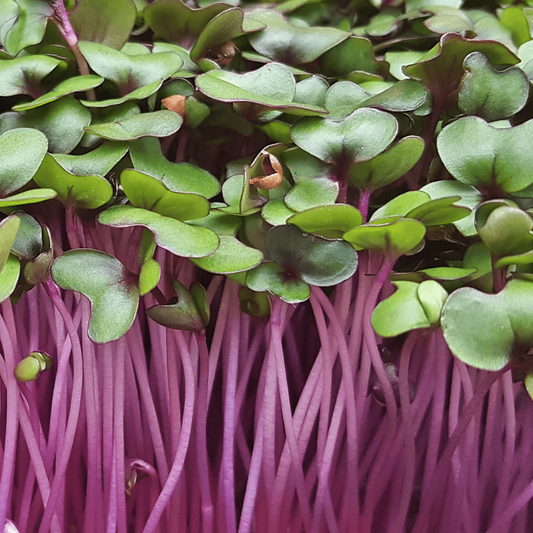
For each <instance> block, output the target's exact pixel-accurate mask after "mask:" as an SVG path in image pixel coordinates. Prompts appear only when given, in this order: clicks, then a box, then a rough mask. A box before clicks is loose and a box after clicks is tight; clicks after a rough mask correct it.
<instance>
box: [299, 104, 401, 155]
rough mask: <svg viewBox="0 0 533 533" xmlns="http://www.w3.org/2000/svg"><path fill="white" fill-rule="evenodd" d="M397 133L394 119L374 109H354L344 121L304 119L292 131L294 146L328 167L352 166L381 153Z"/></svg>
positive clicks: (316, 118) (315, 118)
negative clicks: (349, 164) (329, 165)
mask: <svg viewBox="0 0 533 533" xmlns="http://www.w3.org/2000/svg"><path fill="white" fill-rule="evenodd" d="M397 132H398V123H397V121H396V119H395V118H394V117H393V116H392V115H389V114H388V113H384V112H383V111H379V110H377V109H369V108H363V109H357V110H356V111H354V112H353V113H352V114H351V115H348V116H347V117H346V118H345V119H343V120H331V119H327V118H326V119H322V118H318V117H306V118H303V119H301V120H299V121H298V122H297V123H296V124H295V125H294V126H293V128H292V132H291V136H292V139H293V141H294V142H295V143H296V145H297V146H299V147H300V148H302V149H303V150H305V151H306V152H308V153H310V154H311V155H314V156H315V157H317V158H318V159H320V160H321V161H324V162H325V163H330V164H335V163H336V164H338V163H344V164H345V163H347V162H350V163H355V162H359V161H366V160H368V159H372V158H373V157H375V156H376V155H378V154H380V153H381V152H383V151H384V150H385V149H386V148H387V146H389V144H390V143H391V142H392V141H393V139H394V137H396V134H397Z"/></svg>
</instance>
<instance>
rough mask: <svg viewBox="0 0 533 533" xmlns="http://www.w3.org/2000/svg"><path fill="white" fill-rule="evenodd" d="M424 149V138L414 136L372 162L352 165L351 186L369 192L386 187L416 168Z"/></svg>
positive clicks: (403, 140) (401, 141)
mask: <svg viewBox="0 0 533 533" xmlns="http://www.w3.org/2000/svg"><path fill="white" fill-rule="evenodd" d="M424 147H425V144H424V141H423V139H422V138H420V137H415V136H414V135H413V136H409V137H404V138H403V139H400V140H399V141H398V142H397V143H396V144H394V145H393V146H392V147H391V148H389V149H388V150H386V151H385V152H383V153H382V154H380V155H378V156H376V157H374V158H372V159H370V161H362V162H360V163H356V164H355V165H352V166H351V167H350V170H349V180H350V184H351V185H352V186H353V187H357V188H358V189H362V190H368V191H374V190H376V189H379V188H381V187H386V186H387V185H390V184H391V183H393V182H394V181H396V180H397V179H399V178H401V177H402V176H403V175H404V174H406V173H407V172H409V170H411V169H412V168H413V167H414V166H415V164H416V163H417V162H418V160H419V159H420V157H421V156H422V153H423V151H424Z"/></svg>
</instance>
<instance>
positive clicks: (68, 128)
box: [0, 96, 91, 154]
mask: <svg viewBox="0 0 533 533" xmlns="http://www.w3.org/2000/svg"><path fill="white" fill-rule="evenodd" d="M90 122H91V113H90V112H89V110H88V109H85V107H83V106H82V105H81V104H80V103H79V102H78V101H77V100H74V99H73V98H72V97H70V96H65V97H63V98H61V99H59V100H56V101H55V102H52V103H50V104H48V105H46V106H45V107H43V108H42V109H41V108H39V109H29V110H28V111H23V112H22V113H15V112H9V113H3V114H2V115H0V133H3V132H5V131H7V130H11V129H14V128H33V129H36V130H39V131H42V132H43V133H44V134H45V135H46V137H47V138H48V150H49V151H50V152H53V153H60V154H68V153H70V152H72V150H74V148H76V146H77V145H78V143H79V142H80V139H81V138H82V136H83V133H84V128H85V126H87V125H88V124H89V123H90Z"/></svg>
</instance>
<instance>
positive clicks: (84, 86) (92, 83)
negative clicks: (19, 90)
mask: <svg viewBox="0 0 533 533" xmlns="http://www.w3.org/2000/svg"><path fill="white" fill-rule="evenodd" d="M30 57H32V56H30ZM33 57H35V56H33ZM103 81H104V80H103V78H101V77H100V76H92V75H87V76H75V77H74V78H69V79H68V80H65V81H62V82H61V83H59V84H58V85H56V86H55V87H54V88H53V89H52V90H51V91H50V92H48V93H46V94H43V96H40V97H39V98H36V99H35V100H33V101H32V102H28V103H26V104H18V105H15V106H13V111H26V110H27V109H35V108H36V107H40V106H42V105H45V104H49V103H50V102H55V101H56V100H59V99H60V98H62V97H63V96H66V95H68V94H72V93H77V92H84V91H89V90H90V89H94V88H95V87H98V86H99V85H101V84H102V82H103Z"/></svg>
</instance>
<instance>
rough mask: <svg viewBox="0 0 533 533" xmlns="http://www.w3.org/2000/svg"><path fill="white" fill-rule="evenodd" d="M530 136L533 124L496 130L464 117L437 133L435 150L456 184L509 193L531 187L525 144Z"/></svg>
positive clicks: (531, 157)
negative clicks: (457, 181)
mask: <svg viewBox="0 0 533 533" xmlns="http://www.w3.org/2000/svg"><path fill="white" fill-rule="evenodd" d="M532 134H533V120H530V121H528V122H525V123H523V124H520V125H519V126H516V127H514V128H506V129H498V128H494V127H492V126H491V125H490V124H487V123H486V122H485V121H484V120H483V119H481V118H478V117H465V118H461V119H459V120H457V121H455V122H453V123H452V124H450V125H448V126H446V127H445V128H444V129H443V130H442V131H441V133H440V134H439V136H438V137H437V149H438V151H439V155H440V158H441V159H442V162H443V163H444V166H445V167H446V168H447V170H448V171H449V172H450V174H451V175H452V176H453V177H454V178H455V179H457V180H459V181H460V182H462V183H465V184H467V185H472V186H475V187H476V188H477V189H478V190H480V191H482V192H483V191H487V192H488V191H494V190H495V188H497V189H498V190H501V191H505V192H507V193H512V192H515V191H520V190H522V189H525V188H526V187H528V186H529V185H531V184H532V183H533V175H532V174H531V172H530V171H529V169H530V168H531V166H532V165H533V151H531V150H530V149H529V142H528V139H529V138H530V136H531V135H532ZM474 139H476V140H478V141H476V142H473V140H474ZM481 140H482V141H481Z"/></svg>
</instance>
